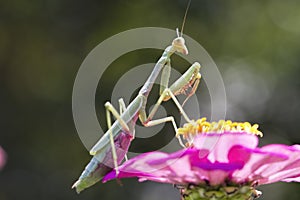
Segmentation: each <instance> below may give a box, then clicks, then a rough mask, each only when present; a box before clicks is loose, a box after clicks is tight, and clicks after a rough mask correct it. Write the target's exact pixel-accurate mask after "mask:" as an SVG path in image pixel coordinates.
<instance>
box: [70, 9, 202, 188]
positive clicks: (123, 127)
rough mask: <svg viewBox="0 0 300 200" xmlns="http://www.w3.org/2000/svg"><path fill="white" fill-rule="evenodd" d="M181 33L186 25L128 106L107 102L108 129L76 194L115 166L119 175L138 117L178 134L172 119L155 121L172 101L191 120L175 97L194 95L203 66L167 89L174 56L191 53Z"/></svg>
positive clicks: (75, 185)
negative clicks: (156, 90)
mask: <svg viewBox="0 0 300 200" xmlns="http://www.w3.org/2000/svg"><path fill="white" fill-rule="evenodd" d="M185 16H186V15H185ZM183 24H184V23H183ZM182 30H183V26H182V29H181V34H179V31H178V29H177V37H176V38H175V39H174V40H173V41H172V44H171V45H170V46H168V47H167V48H166V49H165V50H164V52H163V54H162V56H161V57H160V58H159V60H158V62H157V63H156V65H155V67H154V69H153V71H152V73H151V74H150V76H149V77H148V79H147V81H146V82H145V84H144V85H143V87H142V88H141V89H140V91H139V93H138V95H137V96H136V97H135V98H134V100H133V101H132V102H131V103H130V104H129V105H128V106H127V107H126V105H125V103H124V101H123V99H119V107H120V109H119V113H118V111H117V110H116V109H115V108H114V106H113V105H112V104H111V103H110V102H106V103H105V109H106V118H107V126H108V130H107V131H106V133H105V134H104V135H103V136H102V137H101V138H100V140H99V141H98V142H97V143H96V144H95V145H94V146H93V147H92V149H91V150H90V154H91V155H92V156H93V158H92V159H91V161H90V162H89V163H88V165H87V166H86V167H85V169H84V171H83V172H82V174H81V176H80V177H79V179H78V180H77V181H76V182H75V183H74V184H73V186H72V188H76V191H77V193H80V192H81V191H83V190H84V189H86V188H88V187H90V186H92V185H94V184H95V183H97V182H98V181H100V180H101V179H102V177H103V176H104V175H106V174H107V173H108V172H110V171H111V170H113V167H114V169H115V170H116V173H118V165H119V164H120V163H121V162H122V160H123V159H124V158H125V157H126V153H127V151H128V148H129V146H130V144H131V141H132V140H133V139H134V136H135V124H136V121H137V120H138V118H139V120H140V122H141V123H142V124H143V125H144V126H146V127H149V126H155V125H158V124H161V123H165V122H171V123H172V125H173V128H174V130H175V133H177V125H176V123H175V120H174V117H173V116H167V117H164V118H161V119H156V120H153V117H154V115H155V113H156V112H157V110H158V108H159V105H160V104H161V103H162V102H163V101H168V100H169V99H172V100H173V101H174V103H175V104H176V106H177V108H178V109H179V111H180V113H181V114H182V115H183V117H184V118H185V120H186V121H187V122H190V119H189V118H188V116H187V115H186V113H185V112H184V110H183V108H182V106H181V105H180V103H179V102H178V100H177V99H176V97H175V96H176V95H179V94H186V92H187V91H188V89H189V88H191V90H190V91H189V93H188V94H187V98H186V100H187V99H188V98H189V97H190V96H192V95H193V94H194V93H195V91H196V90H197V87H198V85H199V83H200V79H201V74H200V72H199V71H200V67H201V66H200V64H199V63H198V62H195V63H194V64H193V65H192V66H191V67H190V68H189V69H188V70H187V71H186V72H185V73H184V74H183V75H182V76H181V77H180V78H179V79H177V80H176V81H175V82H174V83H173V84H172V85H171V86H170V87H169V86H168V85H169V77H170V73H171V56H172V55H173V54H174V53H175V52H178V53H181V54H184V55H187V54H188V49H187V47H186V45H185V40H184V38H183V37H182ZM161 71H162V75H161V84H160V97H159V99H158V100H157V102H156V104H155V105H154V107H153V109H152V110H151V111H150V113H149V115H148V116H147V114H146V104H147V99H148V96H149V93H150V91H151V90H152V87H153V85H154V82H155V80H156V79H157V77H158V75H159V74H160V72H161ZM186 100H185V101H184V102H183V104H184V103H185V102H186ZM111 114H112V115H113V116H114V117H115V118H116V120H115V122H114V123H113V124H112V122H111ZM177 138H178V140H179V143H180V144H181V145H182V146H184V144H183V143H182V141H181V138H180V137H177Z"/></svg>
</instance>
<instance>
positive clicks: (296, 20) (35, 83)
mask: <svg viewBox="0 0 300 200" xmlns="http://www.w3.org/2000/svg"><path fill="white" fill-rule="evenodd" d="M186 4H187V1H185V0H163V1H159V0H152V1H147V0H114V1H100V0H98V1H92V0H88V1H70V0H51V1H50V0H42V1H37V0H33V1H22V0H10V1H1V2H0V88H1V93H0V108H1V113H2V115H1V122H0V123H1V134H0V145H1V146H2V147H3V148H4V149H5V151H6V152H7V155H8V160H7V164H6V166H5V168H4V169H3V170H2V171H1V172H0V199H1V200H14V199H24V200H25V199H49V200H50V199H51V200H53V199H64V200H65V199H103V200H104V199H124V198H125V199H142V200H151V199H162V198H161V197H163V198H164V199H179V196H178V194H177V191H176V190H175V189H174V188H172V186H166V185H161V184H156V183H142V184H141V183H138V182H137V181H136V180H124V181H123V184H124V186H122V187H121V186H119V185H118V184H117V183H116V182H114V181H112V182H109V183H106V184H101V183H100V184H97V185H96V186H94V187H92V188H91V189H89V190H87V191H85V192H83V193H82V194H80V195H77V194H76V193H75V192H74V191H73V190H71V188H70V187H71V185H72V183H73V182H74V181H75V180H76V179H77V177H78V175H79V174H80V172H81V170H82V169H83V166H84V165H85V164H86V163H87V162H88V160H89V159H90V156H89V154H88V152H87V150H86V149H85V148H84V146H83V145H82V143H81V141H80V139H79V137H78V135H77V133H76V129H75V126H74V123H73V118H72V105H71V104H72V103H71V102H72V99H71V98H72V87H73V83H74V80H75V77H76V73H77V71H78V69H79V66H80V65H81V62H82V61H83V59H84V58H85V57H86V55H87V54H88V53H89V52H90V51H91V50H92V49H93V48H94V47H95V46H96V45H98V44H99V43H100V42H101V41H103V40H105V39H106V38H108V37H110V36H112V35H114V34H117V33H119V32H121V31H125V30H127V29H131V28H137V27H144V26H145V27H149V26H155V27H165V28H170V29H175V28H176V27H180V26H181V22H182V18H183V14H184V10H185V7H186ZM299 9H300V3H299V2H297V1H279V0H275V1H260V0H253V1H221V0H217V1H210V0H193V1H192V4H191V8H190V10H189V13H188V18H187V21H186V25H185V27H186V28H185V33H186V34H188V35H189V36H191V37H193V38H194V39H195V40H197V41H198V42H199V43H200V44H201V45H202V46H203V47H204V48H205V49H206V50H207V51H208V52H209V53H210V55H211V56H212V57H213V59H214V60H215V62H216V63H217V65H218V67H219V70H220V71H221V73H222V76H223V78H224V82H225V87H226V91H227V100H228V112H227V118H230V119H233V120H238V121H242V120H247V121H250V122H253V123H254V122H255V123H259V124H261V129H262V130H263V132H264V133H265V135H266V136H265V137H264V138H263V139H262V140H261V144H267V143H271V142H275V143H286V144H293V143H300V134H299V131H298V130H299V129H300V123H299V120H300V101H299V99H298V98H299V97H300V79H299V73H300V66H299V63H300V56H299V55H300V40H299V37H300V12H299ZM171 39H172V38H170V40H171ZM160 54H161V51H151V50H147V51H139V52H137V53H136V55H134V56H132V58H129V59H122V62H123V63H122V66H117V65H114V66H112V67H111V68H110V70H108V71H107V72H106V73H107V76H105V77H106V78H104V79H103V80H101V81H103V83H105V84H106V85H107V88H102V90H101V91H103V92H102V93H101V94H97V106H98V108H97V111H98V112H99V113H98V115H99V119H100V121H101V124H103V125H104V126H105V117H104V115H103V113H104V108H103V106H102V105H103V103H104V102H105V101H106V100H108V99H109V97H110V94H111V93H110V92H111V89H112V88H113V84H114V83H116V81H117V78H118V77H120V76H121V75H122V73H125V72H126V71H127V70H129V69H130V66H134V65H137V64H141V63H147V62H155V60H156V59H157V58H158V56H159V55H160ZM129 57H130V55H129ZM177 60H180V59H177ZM200 62H201V61H200ZM173 63H176V58H175V61H173ZM185 64H186V63H185ZM126 66H128V67H126ZM186 66H187V65H184V66H183V67H182V68H178V69H177V70H179V71H181V72H183V71H184V69H186ZM204 67H205V66H204ZM203 85H204V84H202V85H201V86H200V88H199V90H201V88H204V86H203ZM202 95H206V94H205V93H201V92H198V93H197V96H199V98H200V99H201V98H203V99H206V98H205V97H202ZM207 95H208V94H207ZM152 101H153V102H154V100H152ZM98 103H99V104H98ZM113 103H114V104H116V102H113ZM202 106H203V105H202ZM173 109H176V108H175V107H173ZM170 130H171V129H170ZM153 142H155V141H151V143H153ZM157 142H160V141H157ZM133 145H134V144H133ZM141 148H142V147H141ZM261 189H262V190H263V191H264V195H263V197H262V198H261V199H272V200H275V199H276V200H279V199H284V198H285V199H290V200H292V199H295V200H296V199H299V197H300V192H299V191H300V190H299V189H300V184H297V183H290V184H288V183H277V184H273V185H270V186H263V187H261Z"/></svg>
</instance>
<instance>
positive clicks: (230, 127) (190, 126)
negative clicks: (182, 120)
mask: <svg viewBox="0 0 300 200" xmlns="http://www.w3.org/2000/svg"><path fill="white" fill-rule="evenodd" d="M224 132H246V133H249V134H254V135H258V136H260V137H262V136H263V134H262V132H261V131H259V130H258V124H254V125H251V124H250V123H249V122H232V121H231V120H226V121H225V120H220V121H218V122H211V123H210V122H208V121H206V117H203V118H201V119H198V120H197V121H194V120H193V121H192V122H189V123H186V124H184V125H183V127H182V128H179V129H178V130H177V135H183V137H185V138H188V136H191V135H196V134H201V133H224Z"/></svg>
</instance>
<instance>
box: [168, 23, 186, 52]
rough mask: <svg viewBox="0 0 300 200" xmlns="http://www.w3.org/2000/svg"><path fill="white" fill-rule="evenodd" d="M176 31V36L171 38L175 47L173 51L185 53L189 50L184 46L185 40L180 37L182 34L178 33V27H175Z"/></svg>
mask: <svg viewBox="0 0 300 200" xmlns="http://www.w3.org/2000/svg"><path fill="white" fill-rule="evenodd" d="M176 32H177V38H175V39H174V40H173V42H172V47H173V48H174V49H175V51H177V52H179V53H182V54H184V55H187V54H188V53H189V51H188V49H187V47H186V46H185V40H184V38H183V37H182V34H181V35H179V32H178V29H176Z"/></svg>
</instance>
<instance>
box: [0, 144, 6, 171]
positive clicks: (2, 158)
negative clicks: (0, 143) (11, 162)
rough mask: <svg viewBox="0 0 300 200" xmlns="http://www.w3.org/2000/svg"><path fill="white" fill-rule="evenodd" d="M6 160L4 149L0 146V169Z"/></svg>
mask: <svg viewBox="0 0 300 200" xmlns="http://www.w3.org/2000/svg"><path fill="white" fill-rule="evenodd" d="M5 162H6V154H5V152H4V150H3V149H2V148H1V147H0V170H1V169H2V168H3V166H4V164H5Z"/></svg>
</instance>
